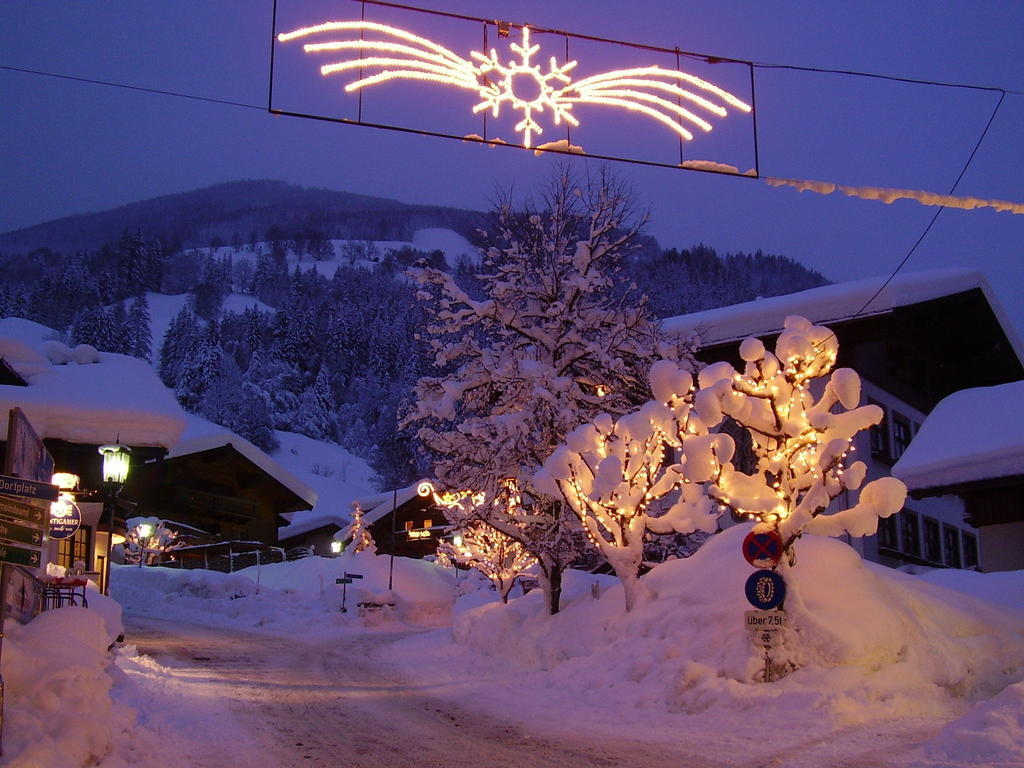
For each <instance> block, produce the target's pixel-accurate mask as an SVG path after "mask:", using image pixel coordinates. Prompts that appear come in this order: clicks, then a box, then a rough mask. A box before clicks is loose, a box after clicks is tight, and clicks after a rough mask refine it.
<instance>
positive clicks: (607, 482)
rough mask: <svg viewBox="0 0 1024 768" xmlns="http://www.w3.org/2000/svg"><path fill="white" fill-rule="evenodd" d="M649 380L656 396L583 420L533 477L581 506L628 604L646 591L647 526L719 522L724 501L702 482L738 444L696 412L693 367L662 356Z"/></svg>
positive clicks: (698, 526)
mask: <svg viewBox="0 0 1024 768" xmlns="http://www.w3.org/2000/svg"><path fill="white" fill-rule="evenodd" d="M650 381H651V389H652V391H653V392H654V394H655V398H656V399H654V400H651V401H649V402H647V403H646V404H645V405H644V406H643V407H641V408H640V409H639V410H637V411H634V412H633V413H629V414H626V415H625V416H621V417H620V418H619V419H617V420H615V419H613V418H612V417H611V416H609V415H608V414H606V413H603V414H601V415H599V416H598V417H597V418H595V419H594V420H593V421H592V422H590V423H587V424H584V425H582V426H580V427H578V428H577V429H575V430H574V431H573V432H572V433H570V434H569V436H568V438H567V439H566V444H565V445H563V446H561V447H559V448H558V449H557V450H556V451H555V452H554V453H553V454H552V455H551V456H550V457H549V458H548V460H547V461H546V462H545V463H544V467H543V468H542V470H541V471H540V472H538V473H537V475H536V477H535V478H534V481H535V483H536V485H537V487H538V488H539V489H540V490H541V491H543V492H546V493H549V494H551V493H559V494H560V495H562V496H563V497H564V498H565V500H566V502H567V503H568V504H569V506H570V508H571V509H572V510H573V512H575V513H576V515H577V517H578V518H579V520H580V522H581V523H582V524H583V526H584V528H585V530H586V532H587V535H588V536H589V538H590V541H591V542H592V543H593V544H594V545H595V546H596V547H597V548H598V549H599V550H600V551H601V553H602V554H603V555H604V556H605V558H606V559H607V560H608V562H609V563H610V564H611V566H612V568H614V569H615V574H616V575H617V576H618V577H619V580H620V581H621V582H622V585H623V590H624V592H625V598H626V610H627V611H628V610H632V609H633V607H634V606H635V605H636V604H637V601H638V600H639V599H640V597H641V595H642V594H643V588H642V586H641V584H640V581H639V579H640V566H641V565H642V563H643V555H644V539H645V534H646V533H647V532H648V531H651V532H654V533H659V534H668V533H684V534H685V533H693V532H694V531H704V532H708V533H710V532H711V531H714V530H715V529H716V528H717V518H718V516H719V514H720V511H719V507H718V505H717V504H715V503H713V502H712V501H711V499H709V498H708V495H707V492H706V491H705V489H704V487H703V483H704V482H706V481H707V480H709V479H711V477H712V476H715V475H717V472H718V467H719V466H720V464H721V463H728V461H729V459H730V458H731V455H732V448H733V443H732V439H731V438H730V437H728V436H727V435H713V434H709V433H708V430H709V428H711V427H714V426H716V424H715V423H708V422H707V421H705V420H704V419H702V418H701V417H700V416H699V415H698V413H697V411H696V409H695V407H694V401H695V394H694V391H695V387H694V380H693V375H692V374H691V373H690V372H689V371H687V370H685V369H683V368H681V367H679V366H678V365H677V364H676V363H675V362H672V361H668V360H661V361H658V362H657V363H655V364H654V366H653V367H652V368H651V376H650ZM673 449H674V451H673ZM675 456H678V457H679V461H678V462H676V461H673V458H674V457H675ZM670 495H671V496H672V498H671V505H670V506H669V507H668V509H667V510H664V511H663V512H662V514H660V515H657V516H654V515H652V514H649V513H650V512H651V505H652V504H654V503H656V502H658V501H659V500H662V499H666V497H669V496H670Z"/></svg>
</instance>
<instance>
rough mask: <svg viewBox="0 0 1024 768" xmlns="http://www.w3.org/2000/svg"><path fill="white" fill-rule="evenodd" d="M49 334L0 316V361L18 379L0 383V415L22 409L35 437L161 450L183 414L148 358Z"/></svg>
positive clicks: (2, 430)
mask: <svg viewBox="0 0 1024 768" xmlns="http://www.w3.org/2000/svg"><path fill="white" fill-rule="evenodd" d="M55 333H56V332H55V331H53V330H51V329H49V328H46V327H45V326H42V325H39V324H38V323H33V322H31V321H29V320H22V319H20V318H4V319H3V320H0V358H2V359H3V360H4V363H5V364H6V365H7V366H9V367H10V368H11V370H13V371H14V372H15V373H17V375H18V376H19V377H20V378H21V379H22V380H23V381H24V382H25V386H20V385H18V384H17V383H14V384H0V413H2V414H6V413H7V412H8V411H9V410H10V409H11V408H15V407H17V408H21V410H22V411H23V412H24V414H25V416H26V417H27V418H28V420H29V422H30V423H31V424H32V426H33V427H34V428H35V430H36V432H37V433H38V434H39V436H40V437H42V438H44V439H54V440H64V441H67V442H69V443H78V444H89V445H102V444H104V443H113V442H115V441H120V442H121V443H122V444H124V445H131V446H136V447H143V446H144V447H153V448H168V447H170V446H171V445H173V444H174V443H176V442H177V441H178V440H179V438H180V437H181V434H182V432H183V431H184V429H185V420H184V413H183V411H182V410H181V406H180V405H178V402H177V401H176V400H175V399H174V394H173V393H172V392H171V391H170V390H169V389H167V387H165V386H164V384H163V382H161V381H160V379H159V378H158V377H157V375H156V372H155V371H154V370H153V368H152V367H151V366H150V365H149V364H148V363H146V362H145V361H143V360H139V359H137V358H134V357H129V356H127V355H118V354H113V353H109V352H97V351H96V350H95V349H92V348H91V347H85V346H84V345H83V346H82V347H76V348H75V349H69V348H68V347H66V346H65V345H63V344H61V343H60V342H58V341H54V340H52V339H49V340H46V339H45V337H46V335H47V334H55ZM6 439H7V419H6V418H3V419H0V440H6Z"/></svg>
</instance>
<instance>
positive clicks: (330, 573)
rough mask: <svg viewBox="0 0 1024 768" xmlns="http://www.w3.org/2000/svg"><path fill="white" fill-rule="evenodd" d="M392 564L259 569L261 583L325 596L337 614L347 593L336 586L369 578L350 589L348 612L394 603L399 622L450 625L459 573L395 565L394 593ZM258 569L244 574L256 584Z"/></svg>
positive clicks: (317, 561)
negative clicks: (348, 578)
mask: <svg viewBox="0 0 1024 768" xmlns="http://www.w3.org/2000/svg"><path fill="white" fill-rule="evenodd" d="M391 568H392V564H391V558H390V557H388V556H387V555H375V554H373V553H371V552H359V553H356V554H351V553H347V552H346V553H343V554H342V555H340V556H338V557H307V558H303V559H302V560H296V561H294V562H290V563H272V564H269V565H263V566H259V570H260V579H261V583H262V584H265V585H267V586H268V587H272V588H274V589H279V590H287V591H290V592H294V593H298V594H305V595H311V594H321V593H323V594H325V595H328V596H330V597H331V598H333V599H330V600H328V603H329V604H330V606H331V608H332V609H333V610H338V609H339V608H340V607H341V587H340V586H338V585H336V584H335V579H338V578H340V577H342V576H344V574H345V573H346V572H347V573H356V574H359V575H361V576H362V577H363V578H361V579H355V580H354V581H353V583H352V584H349V585H348V589H347V592H348V596H347V607H348V608H349V609H350V610H353V611H354V610H355V607H356V603H357V602H365V601H371V602H382V603H386V602H394V603H395V610H396V611H397V613H398V617H399V618H401V619H402V620H403V621H408V622H410V623H415V624H421V623H427V624H430V623H436V622H437V621H442V620H443V621H447V619H448V617H449V616H450V614H451V607H452V598H453V584H454V579H455V576H454V571H453V570H451V569H446V568H441V567H440V566H438V565H435V564H434V563H431V562H428V561H426V560H415V559H411V558H406V557H396V558H395V559H394V570H393V572H392V573H390V576H391V579H390V581H391V582H392V587H393V588H392V589H391V591H390V592H389V591H388V581H389V578H388V577H389V572H390V571H391ZM256 571H257V567H256V566H254V567H252V568H246V569H245V570H244V571H239V573H241V574H243V575H246V576H249V577H250V578H252V579H255V578H256Z"/></svg>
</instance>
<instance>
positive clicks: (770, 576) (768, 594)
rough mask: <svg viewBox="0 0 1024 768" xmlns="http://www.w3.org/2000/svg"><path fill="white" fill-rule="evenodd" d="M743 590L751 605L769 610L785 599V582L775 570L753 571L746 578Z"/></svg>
mask: <svg viewBox="0 0 1024 768" xmlns="http://www.w3.org/2000/svg"><path fill="white" fill-rule="evenodd" d="M745 591H746V593H747V600H748V601H749V602H750V604H751V605H752V606H754V607H755V608H759V609H761V610H762V611H770V610H772V609H773V608H778V607H779V606H780V605H782V601H783V600H785V599H786V582H785V581H783V580H782V577H781V576H779V574H777V573H775V571H769V570H760V571H754V572H753V573H752V574H750V578H749V579H747V585H746V588H745Z"/></svg>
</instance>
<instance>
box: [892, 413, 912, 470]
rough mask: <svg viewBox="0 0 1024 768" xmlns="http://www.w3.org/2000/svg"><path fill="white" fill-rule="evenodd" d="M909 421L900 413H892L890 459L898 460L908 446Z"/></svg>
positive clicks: (909, 435) (909, 436)
mask: <svg viewBox="0 0 1024 768" xmlns="http://www.w3.org/2000/svg"><path fill="white" fill-rule="evenodd" d="M911 437H913V435H911V434H910V420H909V419H908V418H907V417H906V416H904V415H903V414H901V413H896V411H893V412H892V457H893V458H894V459H898V458H899V457H900V456H902V455H903V452H904V451H905V450H907V446H908V445H910V439H911Z"/></svg>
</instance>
